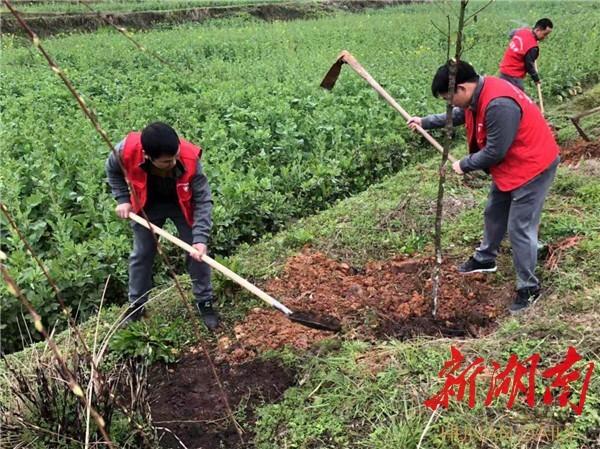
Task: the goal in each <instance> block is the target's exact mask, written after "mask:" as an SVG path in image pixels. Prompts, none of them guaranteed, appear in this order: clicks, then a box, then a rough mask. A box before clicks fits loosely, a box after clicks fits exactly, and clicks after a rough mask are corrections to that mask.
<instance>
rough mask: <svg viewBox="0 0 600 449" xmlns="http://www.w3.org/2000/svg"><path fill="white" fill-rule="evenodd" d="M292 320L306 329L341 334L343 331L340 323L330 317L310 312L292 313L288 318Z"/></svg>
mask: <svg viewBox="0 0 600 449" xmlns="http://www.w3.org/2000/svg"><path fill="white" fill-rule="evenodd" d="M287 317H288V318H289V319H290V320H292V321H294V322H296V323H298V324H302V325H303V326H306V327H311V328H313V329H319V330H324V331H331V332H339V331H340V330H341V329H342V326H341V324H340V321H339V320H338V319H337V318H334V317H332V316H329V315H322V316H317V315H315V314H313V313H310V312H298V311H295V312H292V313H290V314H289V315H288V316H287Z"/></svg>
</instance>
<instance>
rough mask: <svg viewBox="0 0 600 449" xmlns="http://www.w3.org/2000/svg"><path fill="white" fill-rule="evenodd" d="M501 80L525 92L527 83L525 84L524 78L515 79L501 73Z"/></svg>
mask: <svg viewBox="0 0 600 449" xmlns="http://www.w3.org/2000/svg"><path fill="white" fill-rule="evenodd" d="M500 79H503V80H506V81H508V82H509V83H510V84H512V85H513V86H515V87H518V88H519V89H521V90H522V91H523V92H525V83H524V82H523V78H515V77H514V76H508V75H505V74H504V73H500Z"/></svg>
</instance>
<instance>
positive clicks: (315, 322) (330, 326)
mask: <svg viewBox="0 0 600 449" xmlns="http://www.w3.org/2000/svg"><path fill="white" fill-rule="evenodd" d="M129 218H130V219H131V220H133V221H135V222H136V223H138V224H140V225H142V226H144V227H145V228H148V229H151V230H153V231H154V232H155V233H156V234H158V235H160V236H161V237H164V238H165V239H167V240H169V241H170V242H172V243H174V244H175V245H177V246H179V247H180V248H182V249H184V250H186V251H187V252H188V253H190V254H194V253H196V252H197V251H196V249H195V248H194V247H193V246H191V245H188V244H187V243H185V242H184V241H183V240H180V239H178V238H177V237H175V236H174V235H172V234H170V233H168V232H167V231H165V230H163V229H161V228H159V227H158V226H155V225H153V224H152V223H150V222H148V221H147V220H145V219H144V218H142V217H140V216H139V215H136V214H134V213H130V214H129ZM202 261H203V262H205V263H207V264H208V265H210V266H211V267H212V268H214V269H215V270H217V271H219V272H220V273H221V274H223V275H224V276H226V277H228V278H229V279H231V280H232V281H234V282H237V283H238V284H239V285H241V286H242V287H244V288H245V289H246V290H248V291H249V292H251V293H254V294H255V295H256V296H258V297H259V298H260V299H262V300H263V301H265V302H266V303H268V304H269V305H271V306H273V307H275V308H276V309H277V310H279V311H280V312H283V313H284V314H285V316H287V318H288V319H290V320H291V321H294V322H296V323H299V324H302V325H303V326H306V327H311V328H313V329H319V330H326V331H331V332H339V330H340V329H341V325H340V322H339V321H338V320H337V319H336V318H334V317H332V316H317V315H315V314H314V313H311V312H303V311H292V310H290V309H288V308H287V307H286V306H284V305H283V304H281V303H280V302H279V301H277V300H276V299H275V298H273V297H271V296H270V295H268V294H267V293H265V292H264V291H262V290H261V289H259V288H258V287H256V286H255V285H253V284H251V283H250V282H248V281H247V280H246V279H244V278H242V277H241V276H238V275H237V274H235V273H234V272H233V271H231V270H230V269H229V268H227V267H225V266H223V265H221V264H220V263H219V262H217V261H216V260H214V259H212V258H210V257H208V256H206V255H204V256H202Z"/></svg>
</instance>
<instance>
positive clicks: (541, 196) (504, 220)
mask: <svg viewBox="0 0 600 449" xmlns="http://www.w3.org/2000/svg"><path fill="white" fill-rule="evenodd" d="M559 161H560V158H556V161H554V162H553V163H552V164H551V165H550V167H548V168H547V169H546V170H545V171H543V172H542V173H540V174H539V175H537V176H536V177H535V178H533V179H532V180H531V181H529V182H528V183H527V184H525V185H524V186H521V187H519V188H518V189H515V190H511V191H509V192H502V191H500V190H498V187H497V186H496V184H494V183H492V186H491V188H490V193H489V196H488V202H487V205H486V207H485V212H484V228H483V240H482V242H481V245H480V246H479V248H477V250H476V252H475V254H474V256H473V257H474V258H475V259H476V260H478V261H479V262H491V261H494V260H495V259H496V256H497V255H498V249H499V248H500V243H501V242H502V239H503V238H504V235H505V234H506V230H507V228H508V237H509V239H510V243H511V246H512V256H513V263H514V265H515V271H516V273H517V289H521V288H524V287H538V286H539V280H538V278H537V277H536V276H535V266H536V264H537V251H538V246H537V243H538V227H539V223H540V216H541V214H542V207H543V205H544V200H545V199H546V195H547V194H548V190H549V189H550V185H551V184H552V181H553V179H554V175H555V174H556V168H557V167H558V163H559Z"/></svg>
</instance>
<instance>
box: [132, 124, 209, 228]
mask: <svg viewBox="0 0 600 449" xmlns="http://www.w3.org/2000/svg"><path fill="white" fill-rule="evenodd" d="M179 141H180V143H179V160H180V161H181V163H182V164H183V166H184V167H185V171H184V173H183V175H182V176H181V177H180V178H178V179H177V182H176V189H177V199H178V200H179V207H181V211H182V212H183V215H184V217H185V220H186V221H187V222H188V224H189V225H190V226H192V225H193V224H194V213H193V206H192V187H191V185H190V181H191V180H192V178H193V177H194V175H195V174H196V166H197V163H198V160H199V159H200V157H201V156H202V149H201V148H199V147H197V146H195V145H193V144H191V143H190V142H187V141H185V140H183V139H179ZM121 160H122V162H123V166H124V167H125V171H126V172H127V174H126V175H127V178H128V179H129V182H130V183H131V186H132V187H133V189H134V190H135V193H136V195H134V194H133V192H132V193H131V195H130V201H131V205H132V208H133V211H134V212H135V213H138V212H139V211H140V210H141V209H142V208H143V207H144V206H145V205H146V199H147V198H148V189H147V187H148V174H147V173H146V171H145V170H144V169H143V168H142V167H141V165H142V164H143V163H144V162H145V158H144V153H143V150H142V141H141V133H139V132H132V133H129V134H127V137H125V146H124V147H123V151H122V152H121ZM136 200H137V201H136Z"/></svg>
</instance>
